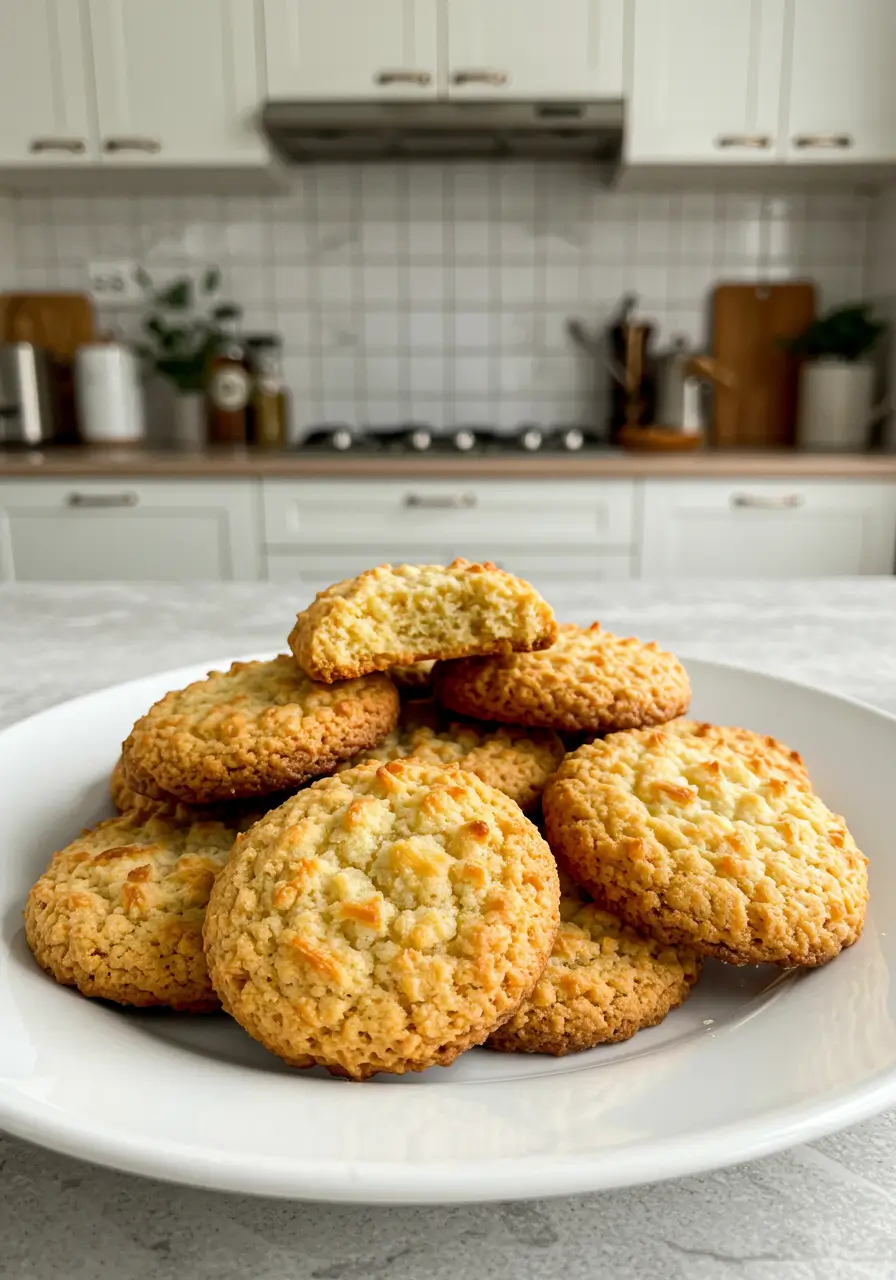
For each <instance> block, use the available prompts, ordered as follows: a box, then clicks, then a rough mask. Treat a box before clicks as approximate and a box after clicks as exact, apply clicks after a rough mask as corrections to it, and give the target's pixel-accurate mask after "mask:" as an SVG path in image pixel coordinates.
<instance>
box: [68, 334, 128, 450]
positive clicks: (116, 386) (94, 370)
mask: <svg viewBox="0 0 896 1280" xmlns="http://www.w3.org/2000/svg"><path fill="white" fill-rule="evenodd" d="M75 398H76V405H77V410H78V426H79V428H80V431H81V437H82V439H83V440H85V441H86V443H88V444H133V443H135V442H136V441H140V440H142V439H143V437H144V435H145V431H146V424H145V414H144V409H143V388H142V386H141V383H140V369H139V365H138V363H137V357H136V355H135V354H134V352H133V351H132V350H131V349H130V347H126V346H124V345H123V344H121V343H119V342H97V343H91V344H89V345H87V346H83V347H79V348H78V350H77V351H76V353H75Z"/></svg>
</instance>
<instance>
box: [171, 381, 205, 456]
mask: <svg viewBox="0 0 896 1280" xmlns="http://www.w3.org/2000/svg"><path fill="white" fill-rule="evenodd" d="M171 427H172V430H171V442H172V444H173V445H175V447H176V448H178V449H203V448H205V444H206V416H205V396H204V395H203V393H202V392H201V391H179V392H178V393H177V395H175V397H174V404H173V406H172V412H171Z"/></svg>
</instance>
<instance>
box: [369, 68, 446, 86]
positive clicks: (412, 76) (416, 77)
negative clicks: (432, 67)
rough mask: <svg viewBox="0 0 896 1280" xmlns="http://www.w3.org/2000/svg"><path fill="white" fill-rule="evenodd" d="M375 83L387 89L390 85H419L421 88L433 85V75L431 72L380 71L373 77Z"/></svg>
mask: <svg viewBox="0 0 896 1280" xmlns="http://www.w3.org/2000/svg"><path fill="white" fill-rule="evenodd" d="M373 83H374V84H377V85H379V86H380V88H385V87H386V86H387V85H390V84H417V85H420V86H421V88H425V87H426V85H428V84H432V73H431V72H429V71H379V72H377V74H376V75H375V76H374V77H373Z"/></svg>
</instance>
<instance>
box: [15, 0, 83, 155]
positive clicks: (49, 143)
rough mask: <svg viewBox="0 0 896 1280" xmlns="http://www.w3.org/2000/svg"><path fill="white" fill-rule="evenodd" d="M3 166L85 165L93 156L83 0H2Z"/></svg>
mask: <svg viewBox="0 0 896 1280" xmlns="http://www.w3.org/2000/svg"><path fill="white" fill-rule="evenodd" d="M0 19H2V27H3V36H2V39H0V165H15V166H17V167H34V166H46V165H48V164H54V165H60V164H62V165H83V164H85V163H86V161H87V160H88V159H89V158H90V157H91V155H93V154H95V147H96V134H95V130H94V126H93V123H92V116H91V106H92V93H93V84H92V81H91V80H90V78H89V70H88V69H89V65H90V61H89V57H88V49H87V29H86V23H85V11H84V8H83V6H82V4H81V0H27V3H23V0H0Z"/></svg>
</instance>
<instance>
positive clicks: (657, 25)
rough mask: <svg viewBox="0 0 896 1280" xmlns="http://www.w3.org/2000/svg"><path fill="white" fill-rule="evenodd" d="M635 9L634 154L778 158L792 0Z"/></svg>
mask: <svg viewBox="0 0 896 1280" xmlns="http://www.w3.org/2000/svg"><path fill="white" fill-rule="evenodd" d="M816 2H817V0H807V4H808V6H809V7H810V8H811V7H814V5H815V4H816ZM885 2H886V0H881V3H885ZM831 3H832V4H834V5H836V4H837V3H838V0H831ZM634 6H635V23H634V63H633V78H632V86H631V101H630V109H629V120H628V127H627V129H626V151H627V154H628V157H629V159H630V160H632V161H636V162H638V163H644V164H650V163H660V164H662V163H666V164H668V163H695V164H707V163H709V164H712V163H715V164H718V163H725V164H732V163H736V164H741V163H746V164H750V163H757V162H758V163H762V162H763V161H764V162H766V163H768V161H769V160H770V159H772V158H773V157H774V155H775V152H776V150H777V147H778V131H779V125H778V122H779V104H780V98H779V94H780V84H781V64H782V56H783V55H782V50H783V46H784V40H785V28H786V22H785V18H786V3H785V0H724V3H720V2H719V0H634ZM841 7H843V6H842V0H841Z"/></svg>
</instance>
